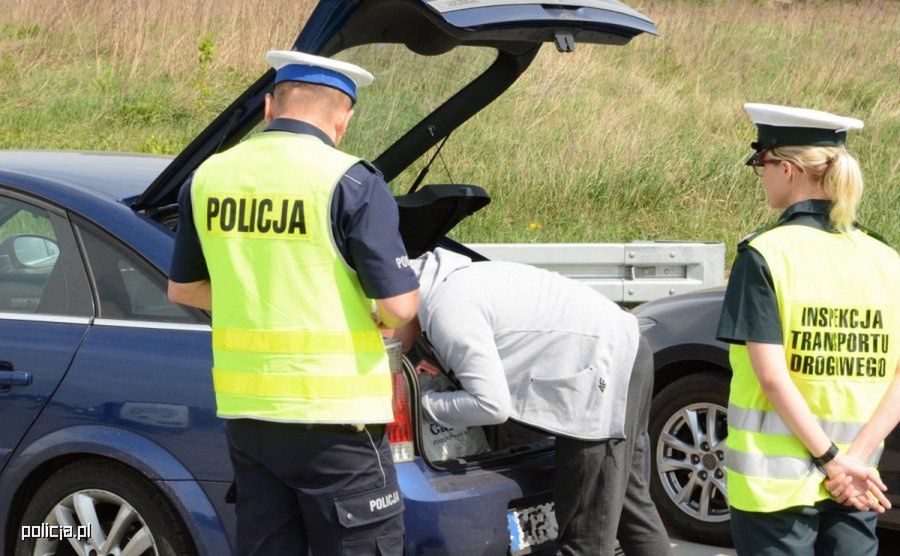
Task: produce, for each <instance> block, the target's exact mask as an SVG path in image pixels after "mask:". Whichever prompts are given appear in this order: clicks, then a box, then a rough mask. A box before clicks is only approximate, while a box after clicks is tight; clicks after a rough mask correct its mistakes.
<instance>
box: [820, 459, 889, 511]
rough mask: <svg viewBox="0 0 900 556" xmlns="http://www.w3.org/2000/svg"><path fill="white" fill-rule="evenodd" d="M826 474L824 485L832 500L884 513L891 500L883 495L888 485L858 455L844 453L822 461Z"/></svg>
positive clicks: (864, 509)
mask: <svg viewBox="0 0 900 556" xmlns="http://www.w3.org/2000/svg"><path fill="white" fill-rule="evenodd" d="M825 470H826V472H827V473H828V476H829V478H828V479H827V480H826V481H825V488H827V489H828V492H829V493H831V496H832V497H834V499H835V501H837V502H839V503H841V504H844V505H845V506H853V507H855V508H856V509H858V510H860V511H866V510H873V511H875V512H878V513H884V512H885V510H887V509H890V508H891V503H890V502H889V501H888V499H887V498H886V497H885V496H884V494H883V491H885V490H887V486H886V485H885V484H884V482H882V480H881V478H880V477H878V475H877V474H876V473H875V471H874V470H872V469H870V468H869V467H868V466H866V464H865V463H863V462H862V461H859V460H858V459H856V458H854V457H852V456H848V455H844V454H843V453H841V454H838V456H837V457H836V458H835V459H834V460H832V461H831V462H829V463H828V464H827V465H825Z"/></svg>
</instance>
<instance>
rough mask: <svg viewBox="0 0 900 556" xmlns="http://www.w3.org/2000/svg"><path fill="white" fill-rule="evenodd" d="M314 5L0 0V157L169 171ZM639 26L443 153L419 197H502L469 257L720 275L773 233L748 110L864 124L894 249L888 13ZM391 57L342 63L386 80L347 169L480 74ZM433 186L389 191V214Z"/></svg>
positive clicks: (898, 126) (548, 61)
mask: <svg viewBox="0 0 900 556" xmlns="http://www.w3.org/2000/svg"><path fill="white" fill-rule="evenodd" d="M626 3H628V2H626ZM73 4H77V6H74V5H73ZM312 4H313V3H312V2H311V1H309V0H303V1H298V0H263V1H261V2H259V3H255V4H254V5H253V6H252V7H248V5H247V4H246V3H245V2H238V1H237V0H224V1H221V0H219V1H216V0H198V1H197V2H190V3H183V2H176V1H175V0H148V1H146V2H141V3H131V2H120V3H112V2H106V1H103V0H89V1H85V2H80V3H63V4H59V3H56V2H49V1H47V0H40V1H36V0H0V148H7V149H34V148H37V149H92V150H93V149H96V150H115V151H138V152H152V153H170V154H175V153H177V152H178V151H179V150H180V149H181V148H182V147H183V146H184V145H186V144H187V143H188V142H189V141H190V139H192V138H193V137H194V136H195V135H196V134H197V133H198V132H199V131H200V130H201V129H202V128H203V127H204V126H205V125H206V124H207V123H208V122H209V121H210V120H211V119H212V118H213V117H214V116H215V115H216V114H217V113H218V112H219V111H220V110H221V109H222V108H223V107H224V106H226V105H227V103H228V102H229V101H230V100H231V99H233V98H234V97H235V96H236V95H237V94H239V93H240V92H241V91H243V90H244V88H245V87H246V86H247V85H249V84H250V83H251V82H252V81H253V80H255V79H256V78H257V77H258V76H259V75H260V74H261V73H262V72H263V71H264V70H265V64H264V62H263V59H262V56H263V53H264V52H265V51H266V50H268V49H271V48H287V47H289V45H290V44H291V42H292V40H293V38H294V36H295V35H296V33H297V30H298V29H299V28H300V26H301V24H302V22H303V21H304V20H305V18H306V17H307V15H308V13H309V11H310V8H311V6H312ZM632 5H634V7H636V8H637V9H639V10H641V11H643V12H644V13H645V14H647V15H648V16H649V17H650V18H651V19H653V20H654V21H655V22H656V23H657V25H658V26H659V28H660V31H661V36H660V37H657V38H654V37H649V36H642V37H639V38H637V39H635V40H634V41H632V43H631V44H629V45H627V46H625V47H606V46H592V45H586V44H579V45H578V46H577V48H576V52H575V53H572V54H559V53H557V52H556V51H555V50H554V49H553V48H552V47H551V46H546V47H545V48H544V49H543V50H542V51H541V53H540V54H539V56H538V58H537V59H536V60H535V63H534V64H533V65H532V67H531V68H530V69H529V70H528V72H526V74H525V75H524V76H523V77H522V79H520V80H519V81H518V82H517V83H516V84H515V85H514V86H513V87H512V88H511V89H510V90H509V91H508V92H507V93H506V94H505V95H504V96H503V97H501V99H499V100H498V101H497V102H495V103H494V104H492V105H491V106H489V107H488V108H487V109H486V110H484V111H483V112H482V113H481V114H479V115H478V116H476V117H475V118H473V120H471V121H470V122H468V123H467V124H466V125H465V126H463V127H462V128H460V129H459V130H457V131H456V132H455V133H454V134H453V136H452V137H451V138H450V140H449V141H448V143H447V145H446V147H445V148H444V150H443V161H441V160H438V161H436V162H435V164H434V166H432V169H431V173H430V174H429V177H428V179H427V180H426V182H430V183H446V182H447V181H449V180H451V179H452V180H453V181H455V182H458V183H473V184H478V185H481V186H483V187H484V188H485V189H487V190H488V192H489V193H490V194H491V196H492V197H493V203H492V204H491V205H490V206H489V207H487V208H485V209H484V210H483V211H482V212H481V213H479V214H478V215H476V216H475V217H473V218H471V219H470V220H469V221H467V222H465V223H463V224H462V225H461V226H460V227H459V229H458V230H456V231H455V232H454V235H455V236H456V237H457V238H458V239H460V240H462V241H471V242H475V241H485V242H515V241H526V242H528V241H535V242H588V241H598V242H612V241H629V240H634V239H680V240H705V241H722V242H726V243H727V244H728V245H729V246H730V247H731V248H730V249H729V259H730V258H731V257H732V256H733V246H734V245H735V243H736V242H737V240H738V239H739V238H740V237H742V236H743V235H744V234H746V233H748V232H749V231H751V230H753V229H755V228H757V227H759V226H761V225H762V224H764V223H765V222H767V221H769V220H771V219H772V218H774V217H775V216H776V214H775V213H774V211H770V210H768V209H766V208H765V198H764V195H763V192H762V188H761V187H760V186H759V185H758V184H757V182H756V178H755V177H753V173H752V172H751V171H750V169H749V168H747V167H746V166H744V165H743V162H744V160H745V158H746V157H747V156H748V155H749V153H750V149H749V143H750V141H751V140H752V139H753V135H754V129H753V127H752V126H751V125H750V123H749V121H748V120H747V118H746V116H745V114H744V112H743V109H742V104H743V103H744V102H771V103H778V104H790V105H795V106H805V107H810V108H818V109H822V110H828V111H832V112H835V113H838V114H842V115H849V116H853V117H857V118H860V119H862V120H864V121H865V124H866V127H865V129H864V130H862V132H860V133H856V134H854V135H852V136H851V138H850V145H849V146H850V150H851V152H853V153H854V154H855V155H856V156H857V157H858V158H859V160H860V163H861V164H862V167H863V170H864V174H865V177H866V183H867V192H866V194H865V196H864V199H863V205H862V208H861V212H860V221H861V222H864V223H866V224H867V225H868V226H870V227H872V228H874V229H876V230H879V231H881V232H882V233H883V234H884V235H885V236H886V238H887V239H888V240H889V241H890V242H892V243H893V244H895V245H896V244H898V243H900V218H898V217H897V213H898V209H900V189H898V187H897V185H898V171H900V156H898V155H900V86H898V77H897V76H898V75H900V15H898V11H897V10H896V3H895V2H892V1H890V0H872V1H869V2H837V1H832V2H821V1H818V2H816V1H805V2H800V1H793V2H791V1H790V0H773V1H756V2H746V1H740V0H708V1H702V2H701V1H692V2H691V1H686V0H685V1H670V2H658V1H651V0H638V1H637V2H632ZM400 50H401V49H399V48H397V47H384V48H381V47H367V49H360V50H359V51H358V52H352V53H346V54H344V55H342V56H341V57H342V58H345V59H353V60H355V61H359V62H360V63H362V64H363V65H364V66H366V67H368V68H369V69H371V70H373V73H375V74H376V78H377V81H376V86H373V87H372V89H370V90H363V92H362V94H361V100H360V104H359V106H358V115H357V118H356V121H355V122H354V123H353V124H352V125H353V126H354V128H353V130H352V132H351V133H350V134H349V135H348V138H347V140H346V142H345V143H344V145H343V146H344V147H345V148H346V149H347V150H349V151H351V152H356V153H359V154H361V155H365V156H370V157H371V156H373V155H375V154H377V153H378V152H380V150H381V149H383V148H384V147H385V146H387V145H388V144H390V142H392V141H393V140H394V139H396V138H397V137H398V136H399V134H400V133H401V132H402V131H403V130H404V129H406V128H407V127H408V126H409V125H411V123H412V122H414V121H416V120H417V118H418V117H419V116H421V115H422V114H424V113H425V111H426V110H430V109H432V108H434V107H435V106H437V104H439V102H440V101H442V100H443V99H445V98H446V97H447V96H448V95H449V94H450V93H452V92H453V87H455V86H458V85H459V84H460V83H462V82H464V81H465V80H466V79H468V78H469V76H470V75H471V74H472V72H474V71H476V70H477V69H478V68H479V65H480V66H481V67H483V63H485V61H487V62H489V57H488V58H485V56H486V54H485V53H483V52H482V53H474V54H472V55H471V58H469V57H468V56H469V55H468V54H466V53H461V52H457V53H451V54H448V55H444V56H442V57H440V58H436V59H424V58H421V57H416V56H413V55H411V54H408V53H401V52H400ZM401 70H402V71H405V72H406V73H405V74H404V75H405V76H403V77H401V76H400V75H399V74H398V72H399V71H401ZM379 83H389V84H390V85H389V86H383V87H381V88H379V86H378V84H379ZM421 164H424V161H419V163H418V164H417V165H415V166H416V167H414V168H411V169H410V170H408V171H407V172H406V173H404V174H403V175H401V176H400V177H399V178H397V179H396V180H395V182H394V183H393V184H392V185H393V186H394V188H395V190H396V191H397V192H405V191H406V189H407V188H408V186H409V184H410V183H411V182H412V180H413V179H414V177H415V174H416V173H417V172H418V169H419V168H420V167H421Z"/></svg>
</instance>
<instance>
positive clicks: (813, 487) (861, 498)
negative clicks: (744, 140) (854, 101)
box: [717, 104, 900, 556]
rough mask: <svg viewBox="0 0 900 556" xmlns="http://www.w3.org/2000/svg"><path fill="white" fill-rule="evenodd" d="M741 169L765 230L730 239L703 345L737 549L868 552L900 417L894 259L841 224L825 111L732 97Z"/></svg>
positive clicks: (837, 171)
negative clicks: (724, 411) (748, 146)
mask: <svg viewBox="0 0 900 556" xmlns="http://www.w3.org/2000/svg"><path fill="white" fill-rule="evenodd" d="M745 108H746V110H747V113H748V114H749V115H750V118H751V120H752V121H753V123H754V124H756V126H757V128H758V140H757V141H756V142H754V143H753V145H752V146H753V148H754V149H755V151H756V152H755V153H754V154H753V156H752V157H751V158H750V160H748V162H747V164H748V165H750V166H752V167H753V169H754V171H755V172H756V173H757V175H758V176H760V177H761V178H762V183H763V187H764V188H765V192H766V197H767V199H768V203H769V205H770V206H771V207H772V208H776V209H783V210H784V212H783V214H782V215H781V217H780V218H779V219H778V220H777V221H776V222H774V223H773V224H771V225H769V226H766V227H764V228H762V229H761V230H758V231H756V232H754V233H752V234H750V236H748V237H747V238H745V239H744V240H743V241H741V242H740V245H739V246H738V255H737V258H736V259H735V262H734V267H733V268H732V272H731V276H730V278H729V282H728V288H727V291H726V294H725V302H724V305H723V309H722V316H721V319H720V322H719V328H718V334H717V335H718V337H719V338H720V339H721V340H723V341H726V342H729V343H730V344H731V351H730V360H731V367H732V370H733V375H732V380H731V391H730V395H729V406H728V440H727V450H726V456H725V464H726V469H727V473H728V478H727V479H728V483H727V484H728V500H729V504H730V506H731V524H732V532H733V538H734V542H735V547H736V548H737V551H738V554H741V555H744V554H747V555H750V554H752V555H754V556H760V555H762V556H767V555H772V556H774V555H823V554H841V555H843V554H852V555H871V556H875V554H876V553H877V548H878V539H877V537H876V536H875V525H876V521H877V514H878V513H881V512H884V511H885V509H889V508H890V503H889V502H888V500H887V499H886V498H885V496H884V494H883V493H882V491H883V490H886V487H885V485H884V484H883V483H882V481H881V480H880V479H879V477H878V474H877V470H876V467H877V464H878V459H879V456H880V454H881V449H882V442H883V440H884V438H885V437H886V436H887V435H888V434H889V433H890V431H891V430H892V429H893V428H894V427H895V426H896V424H897V422H898V419H900V383H898V381H897V380H895V376H896V371H897V362H898V353H900V351H898V348H900V321H898V318H900V314H898V303H900V279H898V276H900V259H898V256H897V252H896V251H894V249H892V248H891V247H890V246H888V245H886V244H885V243H884V241H883V240H882V239H881V238H880V237H878V236H877V235H876V234H874V233H873V232H869V231H867V230H864V229H863V228H861V227H860V226H858V225H857V224H856V223H855V215H856V209H857V206H858V204H859V201H860V197H861V195H862V191H863V181H862V175H861V172H860V169H859V165H858V164H857V161H856V160H855V159H854V158H853V156H852V155H851V154H850V153H849V152H848V151H847V149H846V146H845V143H846V136H847V131H848V130H854V129H861V128H862V122H860V121H859V120H855V119H852V118H844V117H840V116H835V115H832V114H828V113H825V112H819V111H814V110H805V109H800V108H790V107H784V106H773V105H765V104H747V105H746V106H745Z"/></svg>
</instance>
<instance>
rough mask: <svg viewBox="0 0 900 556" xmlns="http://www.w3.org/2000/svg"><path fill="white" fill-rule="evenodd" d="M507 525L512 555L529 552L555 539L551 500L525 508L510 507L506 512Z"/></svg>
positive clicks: (518, 555)
mask: <svg viewBox="0 0 900 556" xmlns="http://www.w3.org/2000/svg"><path fill="white" fill-rule="evenodd" d="M506 522H507V525H508V527H509V551H510V554H512V556H520V555H524V554H531V553H532V552H533V551H534V550H536V549H538V548H543V546H544V545H546V544H547V543H549V542H551V541H555V540H556V535H557V533H558V526H557V524H556V513H554V511H553V502H547V503H545V504H537V505H534V506H528V507H526V508H514V509H510V510H509V512H507V514H506Z"/></svg>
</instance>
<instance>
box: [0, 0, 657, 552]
mask: <svg viewBox="0 0 900 556" xmlns="http://www.w3.org/2000/svg"><path fill="white" fill-rule="evenodd" d="M643 33H649V34H656V28H655V27H654V25H653V23H652V22H650V21H649V20H648V19H647V18H645V17H644V16H642V15H641V14H639V13H637V12H635V11H633V10H631V9H630V8H628V7H626V6H624V5H622V4H621V3H619V2H617V1H615V0H580V1H577V0H566V1H565V2H556V1H549V0H542V1H541V2H538V1H535V2H527V1H521V0H436V1H435V0H432V1H425V0H361V1H360V0H353V1H351V0H323V1H322V2H320V3H319V4H318V5H317V7H316V8H315V10H314V12H313V14H312V15H311V17H310V19H309V21H308V22H307V24H306V25H305V27H304V28H303V29H302V31H301V33H300V35H299V37H298V38H297V40H296V42H295V44H294V45H293V48H294V49H296V50H301V51H306V52H311V53H316V54H321V55H326V56H336V57H338V58H341V59H346V60H350V61H357V62H358V63H360V64H361V65H363V66H365V67H367V68H369V69H370V70H373V73H375V75H376V85H373V87H371V89H372V92H369V90H368V89H367V92H366V94H367V95H368V96H366V97H365V98H364V99H363V101H362V103H361V106H360V114H359V116H358V117H357V120H356V121H355V122H354V126H355V127H354V126H351V127H352V128H354V130H357V131H356V132H358V135H357V137H358V139H356V143H354V139H353V137H352V133H351V134H350V135H348V139H347V140H346V143H345V145H349V146H347V150H348V151H350V152H354V154H359V155H362V156H365V157H367V158H369V159H370V160H372V162H373V163H374V164H375V166H377V167H378V168H379V169H380V171H381V172H382V173H383V174H384V177H385V179H386V180H387V181H389V182H390V181H394V182H395V183H402V184H404V185H408V186H409V192H408V193H407V194H405V195H402V196H399V197H397V202H398V205H399V207H400V212H401V232H402V234H403V238H404V241H405V243H406V247H407V249H408V251H409V254H410V255H411V256H417V255H418V254H420V253H422V252H423V251H424V250H426V249H431V248H433V247H435V246H437V245H441V246H444V247H448V248H451V249H455V250H457V251H460V252H465V253H468V254H470V255H471V256H473V257H476V258H478V255H477V254H475V253H472V252H470V251H468V250H467V249H466V248H464V247H463V246H461V245H459V244H457V243H455V242H453V241H451V240H449V239H447V238H446V237H445V234H446V233H447V232H448V231H449V230H450V229H451V228H452V227H453V226H454V225H455V224H456V223H458V222H459V221H460V220H462V219H463V218H465V217H466V216H468V215H470V214H472V213H473V212H475V211H476V210H478V209H480V208H482V207H484V206H485V205H486V204H488V202H489V197H488V195H487V193H486V192H485V191H484V190H483V189H481V188H479V187H477V186H474V185H456V184H443V185H422V182H423V180H424V178H425V175H426V174H427V168H428V165H425V166H424V169H422V170H421V171H420V172H418V175H415V174H413V175H414V176H415V179H412V177H411V176H409V174H408V173H404V174H403V176H401V173H402V172H403V171H404V170H405V169H407V168H409V167H411V166H413V165H414V164H415V163H416V162H417V161H419V159H420V158H422V157H423V155H426V154H427V153H429V151H432V150H436V148H439V147H440V145H442V144H443V142H444V141H446V140H447V138H448V137H449V135H450V133H451V132H452V131H453V130H455V129H456V128H458V127H459V126H461V125H463V124H464V123H465V122H466V121H467V120H468V119H470V118H471V117H472V116H474V115H475V114H476V113H478V112H479V111H480V110H481V109H482V108H484V107H485V106H487V105H488V104H490V103H491V102H492V101H494V100H495V99H496V98H498V97H499V96H500V95H501V94H502V93H503V92H504V91H505V90H506V89H507V88H508V87H509V86H510V85H512V84H513V82H515V81H516V79H517V78H518V77H519V76H520V75H521V74H522V73H523V72H524V71H525V70H526V69H527V68H528V66H529V64H530V63H531V62H532V61H533V60H534V58H535V56H536V55H537V53H538V51H539V50H540V48H541V47H542V46H543V44H544V43H551V45H550V46H548V47H547V48H556V49H557V50H559V51H560V52H568V51H571V50H572V49H574V48H575V47H576V45H577V46H579V47H580V48H592V47H591V46H589V45H590V44H591V43H595V44H603V45H623V44H626V43H628V42H629V41H630V40H631V39H632V38H634V37H636V36H638V35H640V34H643ZM275 46H277V45H273V47H275ZM260 55H262V53H260ZM562 58H563V56H561V55H560V59H561V60H560V63H565V60H564V59H562ZM398 60H399V61H398ZM442 61H443V62H442ZM440 63H445V64H446V65H445V67H444V68H442V69H441V68H440V65H439V64H440ZM417 68H418V69H417ZM422 68H426V71H425V72H424V73H423V72H422V71H420V70H421V69H422ZM428 68H439V69H440V71H435V72H434V73H435V75H433V76H432V75H430V74H429V72H428V71H427V69H428ZM447 68H450V69H452V70H454V71H446V69H447ZM404 69H406V70H411V69H413V70H416V71H415V72H413V73H411V74H407V75H402V73H401V72H402V70H404ZM445 74H446V75H445ZM273 77H274V72H272V71H268V72H266V73H265V74H264V75H262V76H261V77H260V78H259V79H258V80H257V81H256V82H255V83H253V84H252V85H251V86H250V87H249V88H248V89H247V90H246V91H245V92H244V93H243V94H242V95H241V96H240V97H239V98H237V99H236V100H235V101H234V102H233V103H232V104H231V105H230V106H229V107H228V108H227V109H226V110H225V111H224V112H222V114H221V115H220V116H219V117H217V118H216V119H215V120H214V121H213V122H212V123H211V124H210V125H209V126H208V127H207V128H206V129H205V130H204V131H203V132H202V133H201V134H200V135H199V136H198V137H197V138H196V139H195V140H194V141H193V142H191V143H190V144H189V145H188V146H187V148H186V149H185V150H184V151H183V152H182V153H181V154H179V155H178V156H177V157H175V158H174V159H173V158H169V157H158V156H141V155H124V154H112V153H79V152H12V151H10V152H0V541H2V543H3V546H2V552H3V553H5V554H17V555H18V554H29V555H37V554H40V555H47V554H80V555H88V554H90V555H106V554H116V555H122V556H134V555H141V554H154V555H158V554H166V555H168V554H209V555H216V556H220V555H223V554H230V553H232V547H234V546H235V517H234V510H233V505H232V503H231V498H232V497H231V496H230V487H231V484H232V469H231V465H230V461H229V457H228V450H227V445H226V440H225V435H224V427H223V423H222V421H221V420H219V419H218V418H217V417H216V412H215V400H214V397H213V388H212V380H211V373H210V368H211V365H212V354H211V346H210V319H209V315H208V314H207V313H204V312H202V311H198V310H193V309H189V308H186V307H182V306H178V305H174V304H172V303H170V302H169V301H168V299H167V296H166V279H167V269H168V266H169V260H170V257H171V251H172V246H173V241H174V233H173V231H174V228H175V225H176V222H177V210H178V207H177V203H176V199H177V195H178V191H179V189H180V188H181V186H182V185H183V184H184V183H185V182H186V180H188V179H189V178H190V176H191V175H192V173H193V171H194V170H195V169H196V168H197V166H198V165H199V164H200V163H201V162H203V160H205V159H206V158H207V157H209V156H210V155H212V154H214V153H216V152H219V151H221V150H224V149H227V148H229V147H231V146H233V145H234V144H236V143H237V142H239V141H241V140H242V139H243V138H244V137H246V136H247V135H249V134H251V133H252V132H253V131H254V130H255V129H256V128H257V127H258V126H259V124H260V121H261V120H262V116H263V114H262V107H263V98H264V95H265V93H266V92H267V91H270V90H271V89H272V86H273ZM453 80H455V82H453V83H450V81H453ZM379 82H380V83H382V87H383V88H382V89H381V90H382V91H384V92H383V93H379V91H378V83H379ZM419 85H422V86H425V85H427V86H428V87H430V88H426V89H423V90H427V91H430V93H433V94H434V98H431V97H430V96H429V97H428V98H420V97H415V96H413V97H409V96H403V95H401V94H400V92H399V91H400V90H401V87H406V89H403V90H404V91H406V92H409V91H415V90H416V87H417V86H419ZM435 91H437V92H435ZM404 94H405V93H404ZM379 95H380V96H379ZM392 102H393V103H395V104H393V105H390V106H389V108H391V107H392V108H391V110H390V111H389V112H390V113H391V114H399V115H397V116H396V117H394V118H392V119H391V120H390V121H386V120H385V118H384V114H385V113H386V112H385V111H384V110H383V111H381V112H380V114H381V116H379V117H368V116H367V115H366V113H365V110H366V108H365V107H366V106H374V107H378V106H380V107H381V108H385V105H386V104H385V103H388V104H390V103H392ZM379 103H380V104H379ZM394 109H396V110H394ZM372 150H376V151H377V152H371V151H372ZM433 158H434V157H433V156H432V157H431V159H432V160H433ZM417 168H418V166H417ZM407 178H409V179H408V181H407ZM415 365H416V362H415V361H413V360H408V359H404V360H403V363H402V365H401V366H399V367H398V368H397V369H396V371H397V372H396V373H395V374H394V375H393V380H394V410H395V422H394V423H393V424H391V425H390V428H389V437H390V440H391V444H392V450H393V454H394V458H395V461H396V463H397V473H398V476H399V481H400V485H401V488H402V492H403V496H404V501H405V508H406V510H405V514H404V519H405V523H406V550H407V552H408V553H410V554H449V553H453V554H509V553H511V554H528V553H538V552H542V551H552V550H554V543H553V539H554V537H555V534H556V525H555V520H554V517H553V512H552V504H551V500H552V493H551V491H550V484H551V482H550V477H551V474H552V471H553V441H552V439H551V438H547V437H546V436H545V435H542V434H540V433H536V432H534V431H532V430H529V429H526V428H524V427H521V426H519V425H517V424H516V423H512V422H510V423H507V424H504V425H501V426H497V427H487V428H485V430H484V436H485V439H486V440H487V442H488V443H489V448H488V449H486V450H482V451H480V452H479V453H473V454H468V455H466V456H459V455H458V454H457V456H454V457H448V458H446V459H443V460H441V461H432V459H429V458H428V457H427V450H426V449H425V446H424V445H423V432H424V431H425V430H427V428H428V427H427V426H426V425H425V424H424V423H423V420H422V417H421V415H420V413H419V404H418V399H419V398H418V396H419V388H420V385H419V381H418V380H417V378H416V372H415V370H414V368H415ZM438 432H446V431H438ZM60 536H65V537H67V538H66V539H62V540H59V537H60Z"/></svg>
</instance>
